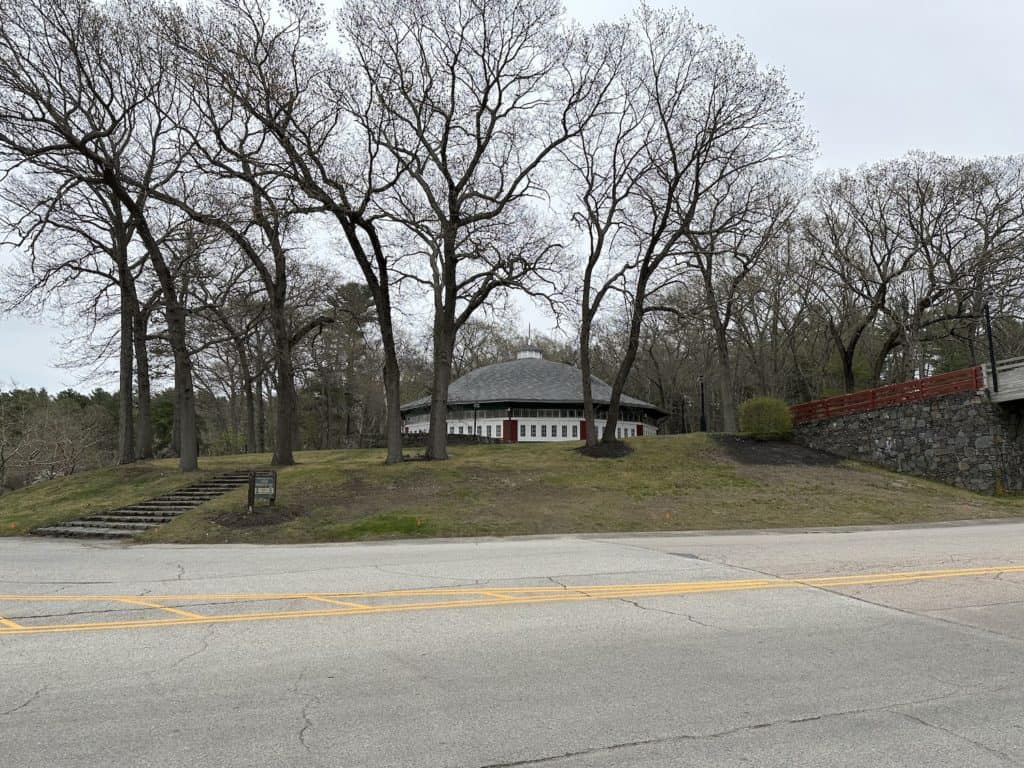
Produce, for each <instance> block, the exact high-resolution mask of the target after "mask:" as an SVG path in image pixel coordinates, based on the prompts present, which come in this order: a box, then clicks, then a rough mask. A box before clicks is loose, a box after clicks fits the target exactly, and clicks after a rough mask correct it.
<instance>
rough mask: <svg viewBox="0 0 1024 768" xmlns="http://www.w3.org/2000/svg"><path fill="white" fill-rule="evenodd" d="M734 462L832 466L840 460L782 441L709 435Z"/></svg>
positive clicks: (768, 464)
mask: <svg viewBox="0 0 1024 768" xmlns="http://www.w3.org/2000/svg"><path fill="white" fill-rule="evenodd" d="M712 439H713V440H714V441H715V442H716V443H717V444H718V445H719V446H721V447H722V449H723V450H724V451H725V454H726V456H728V457H729V458H730V459H732V460H733V461H738V462H739V463H740V464H752V465H757V466H772V467H783V466H804V467H833V466H835V465H837V464H838V463H839V462H840V461H842V459H841V458H839V457H838V456H833V455H832V454H829V453H822V452H821V451H815V450H814V449H812V448H805V447H804V446H802V445H797V444H796V443H790V442H786V441H782V440H754V439H752V438H749V437H740V436H739V435H712Z"/></svg>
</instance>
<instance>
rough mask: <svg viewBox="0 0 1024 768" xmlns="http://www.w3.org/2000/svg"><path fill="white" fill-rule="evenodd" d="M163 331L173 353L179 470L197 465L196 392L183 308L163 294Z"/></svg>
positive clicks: (183, 470)
mask: <svg viewBox="0 0 1024 768" xmlns="http://www.w3.org/2000/svg"><path fill="white" fill-rule="evenodd" d="M165 300H166V302H167V335H168V337H169V340H170V344H171V352H172V354H173V355H174V395H175V398H174V400H175V405H176V406H177V407H176V409H175V412H176V414H177V419H176V421H177V434H178V440H179V444H178V467H179V468H180V469H181V471H182V472H195V471H196V470H197V469H199V432H198V424H197V421H196V395H195V390H194V388H193V386H194V385H193V382H192V358H191V356H190V355H189V352H188V346H187V343H186V340H185V308H184V307H183V306H181V304H180V303H179V302H178V301H177V299H176V298H174V297H167V296H166V292H165Z"/></svg>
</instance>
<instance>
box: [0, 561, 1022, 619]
mask: <svg viewBox="0 0 1024 768" xmlns="http://www.w3.org/2000/svg"><path fill="white" fill-rule="evenodd" d="M1001 573H1024V565H999V566H985V567H979V568H956V569H943V570H931V571H899V572H893V573H863V574H850V575H840V576H816V577H811V578H806V579H784V578H771V577H764V578H753V579H727V580H717V581H691V582H667V583H654V584H594V585H585V586H579V585H573V586H566V587H562V586H557V585H538V586H523V587H487V588H476V587H451V588H437V589H405V590H388V591H382V592H292V593H239V594H196V595H146V596H145V597H144V598H143V597H140V596H137V595H0V604H3V603H9V602H90V603H92V602H101V603H112V602H113V603H125V604H129V605H134V606H141V607H145V608H152V609H155V610H160V611H164V612H167V613H169V614H172V615H173V616H172V617H169V618H162V619H139V620H124V621H97V622H85V623H68V624H43V625H22V624H19V623H17V622H15V621H14V620H12V619H9V618H4V617H3V616H0V636H3V635H22V634H41V633H55V632H82V631H92V630H102V629H136V628H143V627H168V626H181V625H185V624H227V623H235V622H248V621H270V620H274V619H295V618H317V617H324V616H352V615H367V614H379V613H398V612H403V611H426V610H442V609H449V608H482V607H493V606H501V605H524V604H534V603H562V602H579V601H588V600H616V599H622V598H628V599H640V598H647V597H670V596H679V595H690V594H703V593H710V592H730V591H749V590H759V589H787V588H797V587H813V588H820V589H829V588H838V587H852V586H861V585H868V584H899V583H902V582H912V581H926V580H934V579H949V578H963V577H970V576H991V575H995V574H1001ZM403 598H413V599H412V600H411V601H404V602H403V601H402V599H403ZM277 600H309V601H314V602H317V603H320V604H324V605H325V606H326V605H330V606H332V607H330V608H328V607H324V608H318V609H312V610H280V611H260V612H247V613H232V614H221V615H216V614H214V615H206V614H201V613H196V612H194V611H189V610H185V608H188V607H193V608H194V607H196V606H195V605H190V604H195V603H199V602H206V603H210V602H212V603H218V602H222V601H232V602H236V601H277ZM368 600H369V601H377V603H376V604H368V603H366V602H365V601H368ZM382 601H383V602H382ZM166 603H174V605H167V604H166ZM183 604H184V605H183Z"/></svg>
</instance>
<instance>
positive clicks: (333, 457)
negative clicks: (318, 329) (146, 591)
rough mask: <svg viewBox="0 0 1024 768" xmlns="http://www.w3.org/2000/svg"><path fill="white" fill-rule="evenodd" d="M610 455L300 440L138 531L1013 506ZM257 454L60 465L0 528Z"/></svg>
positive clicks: (853, 516) (556, 526)
mask: <svg viewBox="0 0 1024 768" xmlns="http://www.w3.org/2000/svg"><path fill="white" fill-rule="evenodd" d="M632 445H633V447H634V449H635V451H634V452H633V453H632V454H631V455H630V456H628V457H626V458H622V459H590V458H585V457H583V456H581V455H580V454H579V453H578V452H577V451H575V450H574V447H575V446H574V445H566V444H557V443H554V444H521V445H481V446H457V447H453V448H451V449H450V450H451V455H452V459H451V460H450V461H447V462H425V461H411V462H407V463H404V464H401V465H398V466H391V467H388V466H385V465H384V464H383V463H382V462H383V458H384V454H383V452H382V451H373V450H349V451H310V452H303V453H299V454H298V455H297V460H298V462H299V463H298V464H297V465H296V466H294V467H287V468H284V469H282V470H281V471H280V473H279V502H278V505H277V507H276V508H274V509H273V510H271V509H269V508H268V507H266V506H263V507H260V509H259V510H258V513H257V514H256V515H253V516H250V515H246V514H245V491H244V490H238V491H234V492H232V493H229V494H227V495H225V496H223V497H221V498H219V499H216V500H214V501H212V502H209V503H207V504H205V505H204V506H202V507H200V508H199V509H197V510H196V511H194V512H191V513H188V514H186V515H182V516H181V517H179V518H177V519H176V520H174V521H173V522H171V523H170V524H168V525H165V526H163V527H162V528H160V529H157V530H154V531H151V532H149V533H148V534H146V535H145V536H144V537H142V540H143V541H163V542H266V543H271V542H273V543H285V542H314V541H343V540H352V539H374V538H392V537H416V536H478V535H512V534H534V533H568V532H581V531H596V532H605V531H655V530H710V529H730V528H771V527H788V526H824V525H863V524H877V523H906V522H920V521H939V520H958V519H970V518H989V517H1008V516H1020V515H1024V499H1020V498H1010V499H1007V498H1003V499H995V498H988V497H984V496H978V495H975V494H972V493H969V492H967V491H962V490H959V489H955V488H950V487H947V486H944V485H940V484H938V483H932V482H929V481H926V480H920V479H917V478H913V477H909V476H906V475H897V474H894V473H891V472H886V471H883V470H879V469H875V468H873V467H867V466H864V465H859V464H856V463H853V462H846V461H837V460H834V459H831V458H830V457H826V456H824V455H822V454H817V453H814V452H812V451H807V450H805V449H802V448H799V447H798V446H793V445H788V444H757V443H753V442H751V441H744V440H738V439H736V438H725V439H718V440H716V439H714V438H711V437H709V436H707V435H675V436H668V437H657V438H641V439H637V440H633V441H632ZM269 459H270V457H269V456H252V455H250V456H228V457H216V458H207V459H204V460H203V461H202V467H203V471H202V472H201V473H198V474H197V475H189V476H183V475H181V474H178V473H177V472H176V471H175V469H174V467H175V462H174V461H170V460H168V461H153V462H145V463H141V464H138V465H133V466H131V467H117V468H111V469H105V470H100V471H96V472H88V473H83V474H81V475H76V476H74V477H71V478H62V479H58V480H54V481H51V482H47V483H41V484H39V485H36V486H33V487H30V488H26V489H23V490H20V491H16V492H14V493H9V494H6V495H4V496H0V534H2V535H20V534H23V533H25V532H27V531H28V530H30V529H32V528H34V527H37V526H41V525H46V524H50V523H53V522H57V521H61V520H68V519H71V518H74V517H77V516H80V515H82V514H85V513H90V512H100V511H104V510H107V509H112V508H114V507H117V506H119V505H123V504H127V503H131V502H134V501H140V500H143V499H146V498H150V497H152V496H155V495H157V494H160V493H164V492H167V491H168V490H171V489H173V488H176V487H179V486H182V485H187V484H189V483H192V482H195V481H197V480H199V479H202V478H203V477H205V476H209V475H210V474H214V473H216V472H220V471H225V470H228V469H240V468H247V467H250V466H265V465H266V464H267V462H269Z"/></svg>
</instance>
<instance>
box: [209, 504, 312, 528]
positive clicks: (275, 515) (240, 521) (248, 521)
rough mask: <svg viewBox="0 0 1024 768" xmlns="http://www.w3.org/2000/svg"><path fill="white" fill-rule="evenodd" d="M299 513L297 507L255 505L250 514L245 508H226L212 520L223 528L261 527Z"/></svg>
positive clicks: (292, 517)
mask: <svg viewBox="0 0 1024 768" xmlns="http://www.w3.org/2000/svg"><path fill="white" fill-rule="evenodd" d="M301 515H302V513H301V512H300V511H299V510H297V509H292V508H289V507H287V506H283V505H280V504H275V505H274V506H273V507H270V506H260V507H256V509H255V511H254V512H253V513H252V514H249V512H248V510H246V509H230V510H226V511H224V512H221V513H220V514H219V515H217V516H216V517H214V518H213V522H215V523H216V524H217V525H219V526H221V527H223V528H235V529H238V528H262V527H264V526H268V525H279V524H280V523H287V522H288V521H289V520H294V519H295V518H297V517H300V516H301Z"/></svg>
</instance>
